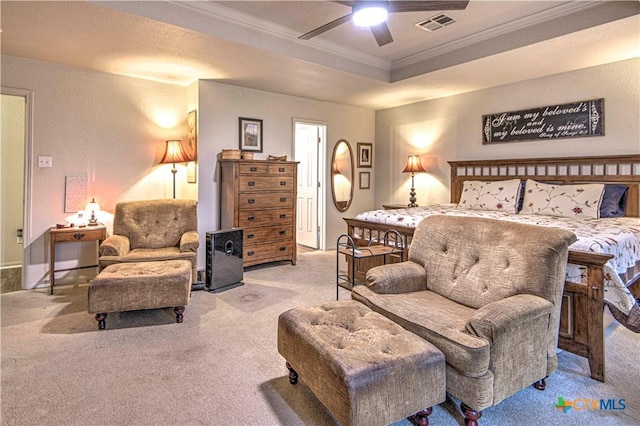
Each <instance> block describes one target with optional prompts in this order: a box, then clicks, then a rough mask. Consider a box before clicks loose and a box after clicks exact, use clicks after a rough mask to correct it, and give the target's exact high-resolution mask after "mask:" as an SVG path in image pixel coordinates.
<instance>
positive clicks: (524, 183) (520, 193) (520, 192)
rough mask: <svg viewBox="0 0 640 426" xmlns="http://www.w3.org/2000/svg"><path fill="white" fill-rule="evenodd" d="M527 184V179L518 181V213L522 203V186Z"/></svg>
mask: <svg viewBox="0 0 640 426" xmlns="http://www.w3.org/2000/svg"><path fill="white" fill-rule="evenodd" d="M526 184H527V181H524V180H522V181H520V189H519V190H518V204H516V212H517V213H520V210H522V204H523V203H524V187H525V185H526Z"/></svg>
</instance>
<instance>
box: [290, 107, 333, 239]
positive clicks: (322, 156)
mask: <svg viewBox="0 0 640 426" xmlns="http://www.w3.org/2000/svg"><path fill="white" fill-rule="evenodd" d="M298 123H300V124H308V125H311V126H317V127H320V128H322V132H321V133H322V134H321V135H320V142H319V143H318V171H317V176H316V179H317V181H318V184H319V186H318V193H317V194H318V206H317V212H316V215H317V216H318V226H319V227H320V232H319V233H318V234H319V235H318V250H325V235H326V229H327V219H326V215H325V214H324V211H325V192H326V191H325V190H324V187H325V179H324V177H325V176H324V175H325V173H324V170H325V169H326V163H327V161H326V157H327V155H326V150H327V122H326V121H320V120H313V119H307V118H300V117H293V119H292V120H291V135H292V137H291V152H293V158H294V160H295V161H298V159H297V158H296V124H298Z"/></svg>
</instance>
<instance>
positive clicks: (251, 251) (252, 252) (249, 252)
mask: <svg viewBox="0 0 640 426" xmlns="http://www.w3.org/2000/svg"><path fill="white" fill-rule="evenodd" d="M254 254H255V252H254V251H253V250H250V251H248V252H247V256H253V255H254Z"/></svg>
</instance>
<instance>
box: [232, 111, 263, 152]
mask: <svg viewBox="0 0 640 426" xmlns="http://www.w3.org/2000/svg"><path fill="white" fill-rule="evenodd" d="M238 120H239V125H240V141H239V146H240V150H242V151H250V152H262V120H260V119H258V118H246V117H240V118H239V119H238Z"/></svg>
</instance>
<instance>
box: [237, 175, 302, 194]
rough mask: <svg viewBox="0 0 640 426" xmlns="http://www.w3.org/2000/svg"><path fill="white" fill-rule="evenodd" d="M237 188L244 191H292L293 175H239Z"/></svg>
mask: <svg viewBox="0 0 640 426" xmlns="http://www.w3.org/2000/svg"><path fill="white" fill-rule="evenodd" d="M238 183H239V185H238V190H239V191H240V192H246V191H287V192H293V190H294V185H295V182H294V180H293V176H239V177H238Z"/></svg>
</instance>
